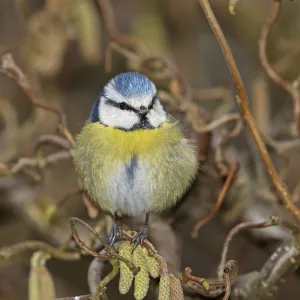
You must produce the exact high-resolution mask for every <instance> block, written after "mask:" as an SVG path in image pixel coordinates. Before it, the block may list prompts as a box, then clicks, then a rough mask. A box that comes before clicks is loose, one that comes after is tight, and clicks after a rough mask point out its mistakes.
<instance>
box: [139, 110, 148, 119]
mask: <svg viewBox="0 0 300 300" xmlns="http://www.w3.org/2000/svg"><path fill="white" fill-rule="evenodd" d="M148 112H149V110H148V109H141V110H139V111H138V115H139V116H140V117H141V118H144V117H146V115H147V113H148Z"/></svg>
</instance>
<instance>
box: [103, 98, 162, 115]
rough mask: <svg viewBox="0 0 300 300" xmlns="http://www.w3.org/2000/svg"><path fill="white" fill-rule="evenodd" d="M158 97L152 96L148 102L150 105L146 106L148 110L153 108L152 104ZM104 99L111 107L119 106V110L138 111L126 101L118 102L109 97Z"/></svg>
mask: <svg viewBox="0 0 300 300" xmlns="http://www.w3.org/2000/svg"><path fill="white" fill-rule="evenodd" d="M157 99H158V97H157V96H156V95H155V96H154V97H153V98H152V101H151V103H150V105H149V106H148V110H150V109H152V108H153V105H154V103H155V101H156V100H157ZM105 100H106V103H107V104H109V105H111V106H113V107H118V108H120V109H121V110H128V111H133V112H135V113H138V112H139V111H138V110H137V109H135V108H134V107H132V106H130V105H128V104H127V103H125V102H121V103H118V102H115V101H113V100H111V99H108V98H105Z"/></svg>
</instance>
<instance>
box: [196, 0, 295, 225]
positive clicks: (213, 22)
mask: <svg viewBox="0 0 300 300" xmlns="http://www.w3.org/2000/svg"><path fill="white" fill-rule="evenodd" d="M198 1H199V3H200V5H201V7H202V9H203V11H204V13H205V16H206V18H207V20H208V22H209V24H210V26H211V29H212V30H213V32H214V34H215V36H216V38H217V40H218V42H219V45H220V47H221V49H222V51H223V54H224V58H225V60H226V62H227V64H228V67H229V69H230V71H231V74H232V79H233V81H234V83H235V85H236V89H237V95H236V102H237V103H238V105H239V106H240V109H241V113H242V115H243V117H244V119H245V121H246V122H247V124H248V126H249V129H250V132H251V134H252V137H253V139H254V141H255V143H256V146H257V148H258V150H259V152H260V155H261V157H262V160H263V162H264V164H265V167H266V169H267V171H268V173H269V175H270V177H271V180H272V182H273V184H274V186H275V188H276V190H277V192H278V194H279V195H280V197H281V199H282V201H283V202H284V203H285V205H286V208H287V209H288V210H289V211H290V213H291V214H292V215H293V216H294V217H295V218H296V219H297V220H298V221H299V220H300V209H299V208H298V207H297V206H296V205H295V204H294V202H293V200H292V198H291V196H290V194H289V193H288V191H287V190H286V187H285V185H284V184H283V182H282V181H281V179H280V176H279V174H278V172H277V171H276V169H275V167H274V164H273V162H272V160H271V158H270V155H269V154H268V151H267V149H266V146H265V144H264V142H263V139H262V137H261V135H260V133H259V131H258V129H257V127H256V124H255V120H254V118H253V115H252V112H251V109H250V106H249V101H248V95H247V92H246V89H245V86H244V83H243V80H242V78H241V75H240V72H239V70H238V68H237V65H236V63H235V60H234V58H233V55H232V52H231V50H230V48H229V45H228V43H227V40H226V38H225V36H224V34H223V31H222V29H221V27H220V25H219V24H218V21H217V19H216V17H215V15H214V13H213V11H212V9H211V6H210V4H209V2H208V0H198Z"/></svg>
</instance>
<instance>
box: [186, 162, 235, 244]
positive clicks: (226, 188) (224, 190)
mask: <svg viewBox="0 0 300 300" xmlns="http://www.w3.org/2000/svg"><path fill="white" fill-rule="evenodd" d="M237 171H238V163H237V162H236V161H235V162H234V163H233V164H232V167H231V168H230V170H229V172H228V175H227V178H226V181H225V183H224V185H223V187H222V190H221V191H220V194H219V196H218V200H217V203H216V205H215V208H214V210H213V211H212V212H211V213H210V214H209V215H208V216H207V217H205V218H204V219H202V220H200V221H198V222H197V223H196V224H195V226H194V227H193V230H192V233H191V235H192V237H193V238H196V237H197V236H198V232H199V229H200V228H201V227H202V226H203V225H204V224H206V223H208V222H210V221H211V220H212V219H213V218H214V217H215V215H216V214H217V213H218V211H219V209H220V207H221V205H222V203H223V200H224V198H225V196H226V195H227V193H228V191H229V189H230V187H231V185H232V182H233V180H234V178H235V175H236V173H237Z"/></svg>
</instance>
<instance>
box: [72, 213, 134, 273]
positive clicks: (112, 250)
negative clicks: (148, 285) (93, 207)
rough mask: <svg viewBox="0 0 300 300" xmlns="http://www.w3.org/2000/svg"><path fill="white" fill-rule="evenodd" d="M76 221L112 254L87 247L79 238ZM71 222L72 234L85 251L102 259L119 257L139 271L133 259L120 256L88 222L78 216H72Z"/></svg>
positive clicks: (131, 267) (132, 268)
mask: <svg viewBox="0 0 300 300" xmlns="http://www.w3.org/2000/svg"><path fill="white" fill-rule="evenodd" d="M76 223H80V224H81V225H83V226H85V227H86V228H87V229H88V230H89V231H91V232H92V233H93V234H94V236H95V237H96V238H97V239H98V240H99V241H100V242H101V243H102V245H103V246H104V247H105V249H106V250H107V251H108V252H109V254H110V255H105V254H100V253H97V252H95V251H93V250H92V249H90V248H89V247H87V246H86V245H85V244H84V243H83V242H82V241H81V239H80V238H79V235H78V232H77V230H76ZM70 224H71V229H72V235H73V238H74V240H75V242H76V244H77V245H78V246H79V247H80V248H81V249H83V250H84V251H85V252H87V253H89V254H90V255H92V256H94V257H97V258H101V259H107V260H111V259H114V258H117V259H118V260H120V261H123V262H124V263H126V264H127V265H128V267H129V268H130V269H131V270H132V272H134V274H136V273H137V272H138V268H137V267H136V266H135V265H134V264H133V263H132V262H131V261H129V260H127V259H125V258H124V257H122V256H120V255H119V254H118V253H117V252H116V251H115V250H114V249H113V247H111V246H109V245H108V244H107V242H106V241H105V239H103V238H101V237H100V236H99V234H98V233H97V232H96V231H95V230H94V229H93V228H92V227H91V226H90V225H89V224H87V223H86V222H84V221H82V220H80V219H78V218H75V217H72V218H70Z"/></svg>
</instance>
